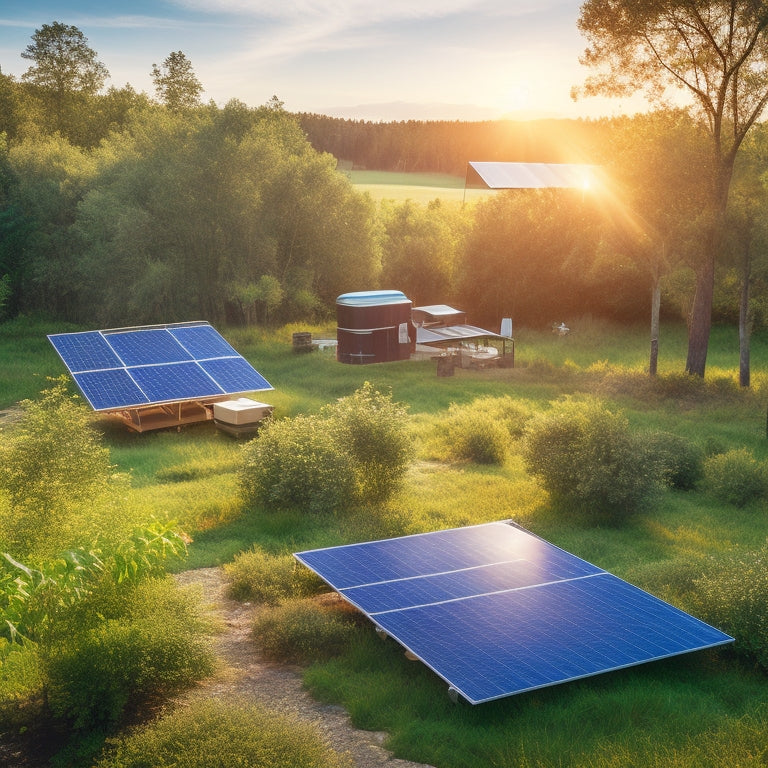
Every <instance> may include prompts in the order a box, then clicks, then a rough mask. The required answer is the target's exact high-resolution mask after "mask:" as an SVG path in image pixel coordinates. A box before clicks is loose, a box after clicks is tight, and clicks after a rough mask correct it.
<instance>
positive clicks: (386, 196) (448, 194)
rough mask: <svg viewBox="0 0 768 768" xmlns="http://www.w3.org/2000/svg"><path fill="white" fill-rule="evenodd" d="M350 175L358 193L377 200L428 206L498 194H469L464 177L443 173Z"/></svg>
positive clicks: (476, 192)
mask: <svg viewBox="0 0 768 768" xmlns="http://www.w3.org/2000/svg"><path fill="white" fill-rule="evenodd" d="M347 175H348V176H349V178H350V180H351V181H352V183H353V184H354V185H355V187H356V188H357V189H359V190H360V191H361V192H368V193H369V194H370V195H371V197H372V198H373V199H374V200H395V201H396V202H404V201H405V200H412V201H413V202H416V203H428V202H430V201H431V200H435V199H439V200H442V201H444V202H455V203H461V202H468V203H471V202H475V201H477V200H481V199H482V198H483V197H487V196H488V195H493V194H495V193H494V192H493V191H492V190H487V189H467V190H465V189H464V179H463V178H462V177H461V176H449V175H448V174H441V173H394V172H390V171H347Z"/></svg>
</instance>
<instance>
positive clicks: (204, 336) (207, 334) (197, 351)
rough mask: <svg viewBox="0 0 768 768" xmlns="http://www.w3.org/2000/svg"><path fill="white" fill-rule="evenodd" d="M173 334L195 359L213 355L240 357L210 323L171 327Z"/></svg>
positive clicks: (203, 358) (204, 358)
mask: <svg viewBox="0 0 768 768" xmlns="http://www.w3.org/2000/svg"><path fill="white" fill-rule="evenodd" d="M169 331H170V334H171V336H173V338H174V339H176V340H177V341H178V342H179V344H181V345H182V346H183V347H184V349H186V350H187V351H188V352H189V353H190V355H192V357H193V358H194V359H195V360H206V359H208V358H212V357H239V355H238V354H237V352H235V350H234V349H233V348H232V347H231V346H230V345H229V343H228V342H226V341H225V340H224V338H223V337H222V336H221V335H220V334H219V333H218V332H217V331H216V330H214V329H213V328H212V327H211V326H210V325H192V326H182V327H180V328H171V329H169Z"/></svg>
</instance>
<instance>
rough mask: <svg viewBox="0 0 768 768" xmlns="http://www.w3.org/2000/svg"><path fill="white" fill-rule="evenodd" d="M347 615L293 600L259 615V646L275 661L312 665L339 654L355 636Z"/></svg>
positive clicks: (256, 626) (255, 631) (255, 627)
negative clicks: (314, 662)
mask: <svg viewBox="0 0 768 768" xmlns="http://www.w3.org/2000/svg"><path fill="white" fill-rule="evenodd" d="M354 633H355V628H354V625H353V624H352V623H351V619H350V617H349V614H347V615H346V616H345V615H344V614H343V613H341V612H339V611H334V610H332V609H329V608H324V607H322V606H319V605H317V604H316V603H315V602H314V601H312V600H290V601H286V602H284V603H282V604H281V605H279V606H277V607H275V608H271V609H269V610H267V611H264V612H263V613H260V614H259V616H258V617H257V618H256V620H255V622H254V624H253V634H254V637H255V639H256V641H257V642H258V644H259V647H260V648H261V649H262V650H263V651H264V653H265V654H266V655H267V656H268V657H269V658H272V659H276V660H279V661H290V662H295V663H298V664H310V663H312V662H313V661H317V660H318V659H327V658H330V657H331V656H335V655H336V654H338V653H339V652H340V651H341V650H342V649H343V648H344V647H345V646H346V645H348V644H349V642H350V641H351V639H352V638H353V637H354Z"/></svg>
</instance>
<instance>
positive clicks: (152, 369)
mask: <svg viewBox="0 0 768 768" xmlns="http://www.w3.org/2000/svg"><path fill="white" fill-rule="evenodd" d="M48 339H49V341H50V342H51V344H52V345H53V347H54V348H55V349H56V352H57V353H58V354H59V357H60V358H61V359H62V361H63V362H64V364H65V366H66V367H67V370H68V371H69V373H70V375H71V376H72V378H73V380H74V381H75V383H76V384H77V386H78V388H79V389H80V391H81V392H82V394H83V396H84V397H85V399H86V400H87V401H88V403H89V404H90V405H91V407H92V408H93V409H94V410H95V411H97V412H100V413H105V414H113V415H118V416H120V417H121V418H122V419H123V421H124V422H125V423H126V425H127V426H129V427H130V428H132V429H135V430H136V431H144V430H145V429H159V428H164V427H167V426H179V425H181V424H183V423H194V422H198V421H202V420H207V419H211V418H212V412H211V406H212V404H213V403H215V402H220V401H222V400H226V399H229V398H230V397H232V396H233V395H241V394H246V393H248V392H256V391H264V390H270V389H272V386H271V385H270V384H269V382H267V381H266V379H264V377H263V376H261V374H259V373H258V371H256V370H255V369H253V367H252V366H251V365H250V363H248V362H247V361H246V360H245V358H243V357H242V356H241V355H240V354H239V353H238V352H237V351H236V350H235V349H234V348H233V347H232V346H231V345H230V344H229V343H228V342H227V341H226V340H225V339H224V338H223V337H222V336H221V335H220V334H219V333H218V332H217V331H216V330H215V329H214V328H213V326H211V325H210V323H207V322H205V321H190V322H181V323H167V324H159V325H145V326H133V327H124V328H110V329H106V330H100V331H86V332H80V333H62V334H50V335H49V336H48ZM222 381H223V383H222ZM240 384H242V386H240ZM246 385H247V386H246ZM169 386H171V389H169ZM166 394H167V396H165V395H166Z"/></svg>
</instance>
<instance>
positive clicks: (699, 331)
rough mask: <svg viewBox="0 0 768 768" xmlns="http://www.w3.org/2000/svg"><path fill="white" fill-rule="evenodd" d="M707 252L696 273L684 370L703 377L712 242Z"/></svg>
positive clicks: (712, 283) (712, 281)
mask: <svg viewBox="0 0 768 768" xmlns="http://www.w3.org/2000/svg"><path fill="white" fill-rule="evenodd" d="M707 248H708V250H709V253H707V254H706V256H705V258H704V263H703V264H702V265H701V268H700V269H699V272H698V274H697V275H696V292H695V294H694V296H693V308H692V309H691V317H690V323H689V326H688V358H687V360H686V362H685V372H686V373H690V374H691V375H693V376H701V377H702V378H703V377H704V369H705V368H706V365H707V348H708V347H709V332H710V330H711V329H712V300H713V296H714V292H715V258H714V253H713V251H714V248H713V245H712V243H711V242H710V243H707Z"/></svg>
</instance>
